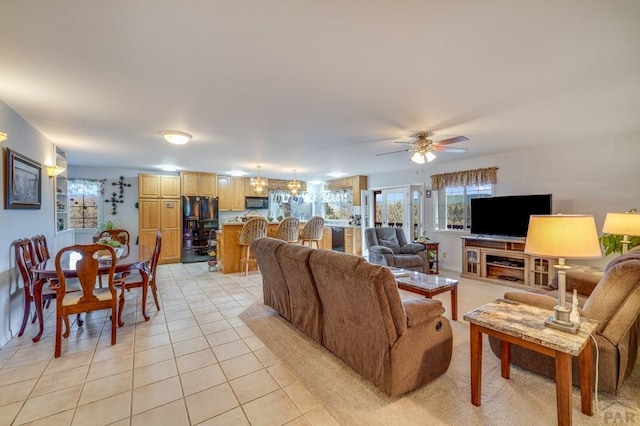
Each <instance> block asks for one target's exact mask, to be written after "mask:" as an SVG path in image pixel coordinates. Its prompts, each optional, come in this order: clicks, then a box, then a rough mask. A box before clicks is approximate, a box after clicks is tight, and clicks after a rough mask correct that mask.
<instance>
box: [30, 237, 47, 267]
mask: <svg viewBox="0 0 640 426" xmlns="http://www.w3.org/2000/svg"><path fill="white" fill-rule="evenodd" d="M31 241H32V242H33V249H34V251H35V253H36V257H37V258H38V262H44V261H45V260H49V259H50V258H51V255H50V254H49V247H47V237H45V236H44V235H42V234H38V235H34V236H33V237H31Z"/></svg>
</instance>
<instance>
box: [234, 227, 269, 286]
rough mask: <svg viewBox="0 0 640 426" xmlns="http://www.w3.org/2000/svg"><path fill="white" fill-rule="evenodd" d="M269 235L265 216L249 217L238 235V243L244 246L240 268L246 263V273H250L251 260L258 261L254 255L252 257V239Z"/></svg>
mask: <svg viewBox="0 0 640 426" xmlns="http://www.w3.org/2000/svg"><path fill="white" fill-rule="evenodd" d="M266 236H267V219H265V218H263V217H253V218H251V219H249V220H248V221H247V222H246V223H245V224H244V226H243V227H242V231H240V235H239V236H238V243H239V244H240V246H241V247H242V254H241V257H240V268H242V266H243V265H244V275H245V276H247V275H249V262H256V267H257V265H258V262H257V261H256V258H255V257H254V258H253V259H251V241H253V240H255V239H256V238H264V237H266Z"/></svg>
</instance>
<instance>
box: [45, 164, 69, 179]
mask: <svg viewBox="0 0 640 426" xmlns="http://www.w3.org/2000/svg"><path fill="white" fill-rule="evenodd" d="M46 169H47V176H49V179H51V178H54V177H56V176H58V175H59V174H60V173H62V172H64V170H65V169H64V167H60V166H46Z"/></svg>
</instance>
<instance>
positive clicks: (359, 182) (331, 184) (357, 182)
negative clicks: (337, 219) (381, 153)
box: [324, 176, 367, 206]
mask: <svg viewBox="0 0 640 426" xmlns="http://www.w3.org/2000/svg"><path fill="white" fill-rule="evenodd" d="M324 189H325V190H327V191H339V190H342V189H350V190H352V191H353V205H354V206H359V205H361V203H362V201H361V200H360V191H362V190H364V189H367V177H366V176H350V177H343V178H340V179H332V180H329V181H327V182H326V183H325V185H324Z"/></svg>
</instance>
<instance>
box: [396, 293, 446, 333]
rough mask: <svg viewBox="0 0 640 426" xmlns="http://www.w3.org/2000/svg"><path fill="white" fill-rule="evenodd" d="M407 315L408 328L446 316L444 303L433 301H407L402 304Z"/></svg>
mask: <svg viewBox="0 0 640 426" xmlns="http://www.w3.org/2000/svg"><path fill="white" fill-rule="evenodd" d="M402 306H404V311H405V314H406V315H407V327H409V328H411V327H413V326H415V325H418V324H421V323H423V322H427V321H431V320H433V319H436V318H438V317H439V316H441V315H442V314H444V308H443V307H442V302H440V301H439V300H432V299H426V298H425V299H407V300H404V301H403V302H402Z"/></svg>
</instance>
